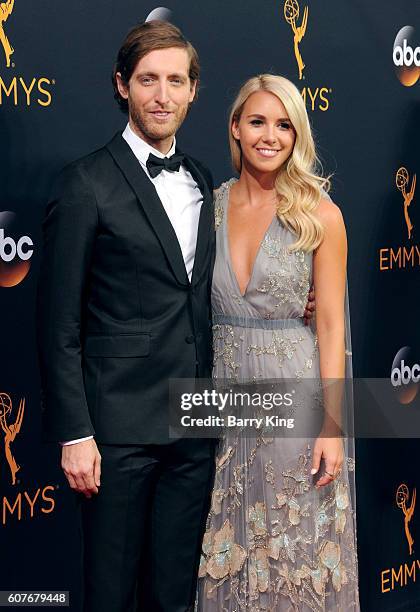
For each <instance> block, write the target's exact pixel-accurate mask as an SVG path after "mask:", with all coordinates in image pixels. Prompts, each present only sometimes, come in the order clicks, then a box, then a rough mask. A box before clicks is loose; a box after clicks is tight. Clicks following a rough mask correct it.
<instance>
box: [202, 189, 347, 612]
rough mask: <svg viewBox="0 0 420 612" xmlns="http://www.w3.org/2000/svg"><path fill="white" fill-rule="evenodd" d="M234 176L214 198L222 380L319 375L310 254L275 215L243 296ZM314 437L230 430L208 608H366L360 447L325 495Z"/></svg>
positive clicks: (205, 586) (206, 572)
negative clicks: (234, 228)
mask: <svg viewBox="0 0 420 612" xmlns="http://www.w3.org/2000/svg"><path fill="white" fill-rule="evenodd" d="M234 181H235V179H231V180H230V181H228V182H227V183H223V184H222V185H221V187H220V188H219V189H218V190H217V192H216V196H215V217H216V232H217V236H216V249H217V251H216V262H215V269H214V277H213V286H212V304H213V325H214V327H213V331H214V374H213V375H214V378H215V379H216V380H217V379H229V381H231V382H232V384H233V385H234V383H235V382H236V383H238V382H241V381H245V380H247V381H258V380H264V379H276V378H277V379H279V378H288V379H295V380H296V381H299V380H300V379H308V378H311V377H312V378H316V377H319V357H318V351H317V342H316V336H315V334H314V332H313V330H312V329H311V328H310V327H308V326H304V325H303V320H302V317H303V312H304V307H305V305H306V301H307V296H308V291H309V287H310V284H311V277H312V254H311V253H304V252H303V251H298V252H290V251H289V250H288V249H287V246H288V245H290V244H291V243H292V242H294V241H295V237H294V235H293V234H292V233H291V232H290V231H289V230H288V229H286V228H285V227H284V226H283V225H282V224H281V223H280V221H279V220H278V219H277V218H274V219H273V221H272V223H271V225H270V226H269V228H268V230H267V232H266V234H265V236H264V238H263V240H262V243H261V245H260V248H259V251H258V253H257V256H256V260H255V263H254V268H253V271H252V276H251V279H250V281H249V284H248V287H247V289H246V291H245V294H244V295H243V296H242V295H241V294H240V290H239V287H238V283H237V280H236V277H235V274H234V272H233V269H232V265H231V261H230V253H229V245H228V231H227V205H228V199H229V189H230V186H231V185H232V183H233V182H234ZM346 349H347V350H346V356H347V357H346V359H347V373H349V371H350V367H351V352H350V350H349V345H348V344H347V347H346ZM313 442H314V438H310V437H308V438H305V439H303V438H291V437H286V438H276V437H272V438H270V437H267V435H266V434H264V433H261V434H259V433H258V432H257V431H256V434H255V437H248V438H247V437H241V436H238V435H237V434H236V433H234V432H232V431H225V434H224V436H223V438H222V440H221V442H220V445H219V451H218V454H217V457H216V480H215V485H214V490H213V494H212V504H211V510H210V513H209V516H208V521H207V528H206V533H205V536H204V540H203V546H202V556H201V563H200V570H199V586H198V595H197V609H198V611H199V612H241V611H243V610H246V611H247V612H250V611H252V612H272V611H282V612H283V611H284V612H289V611H290V612H292V611H293V612H295V611H297V610H299V611H302V612H309V611H313V612H323V611H326V610H328V611H336V612H344V611H346V612H347V611H349V610H351V611H353V612H354V611H358V610H359V599H358V586H357V584H358V580H357V558H356V532H355V514H354V510H353V509H354V508H355V500H354V460H353V451H352V448H351V444H350V443H349V441H346V442H345V454H346V461H345V463H344V465H343V469H342V473H341V476H340V477H339V478H337V479H336V480H335V481H334V482H333V483H331V484H330V485H327V486H326V487H322V488H320V489H319V490H318V489H316V488H315V487H314V480H313V477H312V476H311V474H310V471H311V467H312V465H311V457H312V447H313Z"/></svg>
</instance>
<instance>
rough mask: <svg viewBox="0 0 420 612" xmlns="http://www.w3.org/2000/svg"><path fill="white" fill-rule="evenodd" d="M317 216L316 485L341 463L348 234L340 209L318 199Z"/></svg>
mask: <svg viewBox="0 0 420 612" xmlns="http://www.w3.org/2000/svg"><path fill="white" fill-rule="evenodd" d="M318 214H319V218H320V219H321V221H322V224H323V225H324V228H325V234H324V239H323V241H322V244H321V245H320V246H319V247H318V249H317V250H316V252H315V254H314V286H315V292H316V296H317V311H316V313H317V314H316V328H317V335H318V346H319V356H320V373H321V378H322V380H323V382H324V384H323V391H324V409H325V417H324V426H323V431H322V432H321V434H320V436H319V437H318V438H317V440H316V443H315V446H314V454H313V455H314V456H313V470H312V472H313V473H316V472H317V471H318V470H319V464H320V461H321V458H322V457H323V458H324V460H325V474H324V475H322V476H321V478H320V479H319V480H318V482H317V486H323V485H325V484H328V483H330V482H331V480H332V476H330V475H334V476H335V475H336V474H337V472H338V471H339V470H340V469H341V466H342V463H343V445H342V441H341V438H340V437H333V436H334V435H336V436H339V435H340V432H341V427H340V425H341V399H342V379H343V378H344V369H345V344H344V336H345V323H344V299H345V287H346V264H347V237H346V229H345V226H344V221H343V217H342V214H341V211H340V209H339V208H338V207H337V206H336V205H335V204H334V203H333V202H331V201H329V200H324V199H323V200H321V202H320V204H319V207H318Z"/></svg>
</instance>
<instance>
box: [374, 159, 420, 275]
mask: <svg viewBox="0 0 420 612" xmlns="http://www.w3.org/2000/svg"><path fill="white" fill-rule="evenodd" d="M395 185H396V187H397V189H398V191H400V192H401V195H402V200H403V202H402V204H403V205H402V209H403V214H404V220H405V225H406V227H407V238H408V240H410V241H411V239H412V238H413V229H414V225H413V222H412V219H411V217H410V210H409V209H410V207H412V205H413V202H414V195H415V192H416V174H414V175H413V177H412V179H411V185H410V175H409V172H408V170H407V168H405V167H404V166H401V168H399V169H398V170H397V172H396V174H395ZM399 206H401V203H400V204H399ZM417 266H419V267H420V247H419V245H417V244H414V245H413V244H411V246H398V247H397V248H395V247H386V248H382V249H379V269H380V270H381V271H383V270H392V269H393V268H399V269H401V268H408V267H412V268H414V267H417Z"/></svg>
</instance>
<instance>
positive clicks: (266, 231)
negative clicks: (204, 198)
mask: <svg viewBox="0 0 420 612" xmlns="http://www.w3.org/2000/svg"><path fill="white" fill-rule="evenodd" d="M236 182H237V180H236V181H234V182H232V183H230V184H229V185H228V188H227V192H226V214H225V220H226V222H225V233H226V250H227V261H228V264H229V269H230V271H231V274H232V277H233V281H234V283H235V285H236V288H237V290H238V293H239V295H240V296H241V298H244V299H245V297H246V294H247V292H248V289H249V287H250V285H251V282H252V279H253V276H254V270H255V268H256V263H257V260H258V256H259V254H260V252H261V248H262V245H263V244H264V240H265V239H266V237H267V234H268V232H269V231H270V228H271V226H272V225H273V223H274V221H275V219H277V214H274V215H273V218H272V219H271V221H270V223H269V224H268V226H267V229H266V230H265V232H264V234H263V237H262V239H261V241H260V243H259V245H258V249H257V251H256V253H255V257H254V261H253V264H252V267H251V274H250V276H249V279H248V282H247V284H246V286H245V291H244V292H243V293H242V291H241V288H240V286H239V281H238V277H237V275H236V272H235V270H234V267H233V260H232V257H231V250H230V238H229V208H230V189H231V187H232V185H233V184H234V183H236Z"/></svg>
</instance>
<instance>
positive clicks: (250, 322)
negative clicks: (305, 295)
mask: <svg viewBox="0 0 420 612" xmlns="http://www.w3.org/2000/svg"><path fill="white" fill-rule="evenodd" d="M213 325H231V326H232V327H244V328H248V329H265V330H278V329H296V328H303V327H305V319H304V318H303V317H299V316H296V317H288V318H277V319H272V318H268V317H267V318H265V317H250V316H248V315H233V314H224V313H223V314H222V313H215V312H213Z"/></svg>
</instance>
